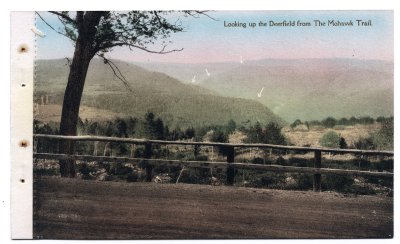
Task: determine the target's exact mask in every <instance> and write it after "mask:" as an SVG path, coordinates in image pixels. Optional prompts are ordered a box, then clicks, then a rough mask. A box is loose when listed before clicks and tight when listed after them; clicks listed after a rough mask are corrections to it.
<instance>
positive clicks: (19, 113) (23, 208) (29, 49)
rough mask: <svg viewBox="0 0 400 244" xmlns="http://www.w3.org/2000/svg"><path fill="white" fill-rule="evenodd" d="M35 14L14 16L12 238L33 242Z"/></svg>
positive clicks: (16, 13) (12, 18)
mask: <svg viewBox="0 0 400 244" xmlns="http://www.w3.org/2000/svg"><path fill="white" fill-rule="evenodd" d="M34 24H35V16H34V12H13V13H12V14H11V44H10V47H11V49H10V52H11V83H10V89H11V93H10V96H11V139H10V142H11V147H10V148H11V237H12V238H13V239H32V237H33V235H32V231H33V224H32V219H33V204H32V203H33V202H32V198H33V192H32V188H33V177H32V175H33V168H32V166H33V162H32V160H33V159H32V152H33V150H32V148H33V142H32V133H33V125H32V118H33V106H32V103H33V75H34V59H35V42H34V34H33V32H32V31H31V30H30V29H31V28H32V27H33V26H34Z"/></svg>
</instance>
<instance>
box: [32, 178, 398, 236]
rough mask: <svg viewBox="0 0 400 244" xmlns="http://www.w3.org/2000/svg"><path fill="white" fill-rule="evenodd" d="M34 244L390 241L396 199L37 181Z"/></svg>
mask: <svg viewBox="0 0 400 244" xmlns="http://www.w3.org/2000/svg"><path fill="white" fill-rule="evenodd" d="M34 188H35V193H36V194H35V199H34V200H35V201H34V203H35V206H34V208H35V211H34V213H35V214H34V237H35V238H37V239H192V238H193V239H215V238H217V239H221V238H223V239H231V238H234V239H242V238H250V239H253V238H391V237H392V236H393V198H388V197H383V196H357V197H354V196H349V195H343V194H338V193H333V192H323V193H314V192H305V191H304V192H300V191H279V190H266V189H255V188H237V187H227V186H209V185H191V184H177V185H175V184H156V183H126V182H99V181H85V180H78V179H62V178H59V177H41V178H37V179H36V183H35V185H34Z"/></svg>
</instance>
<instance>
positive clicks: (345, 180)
mask: <svg viewBox="0 0 400 244" xmlns="http://www.w3.org/2000/svg"><path fill="white" fill-rule="evenodd" d="M322 177H323V178H322V188H323V189H325V190H334V191H339V192H348V191H350V190H351V187H352V185H353V183H354V179H353V178H352V177H351V176H348V175H323V176H322Z"/></svg>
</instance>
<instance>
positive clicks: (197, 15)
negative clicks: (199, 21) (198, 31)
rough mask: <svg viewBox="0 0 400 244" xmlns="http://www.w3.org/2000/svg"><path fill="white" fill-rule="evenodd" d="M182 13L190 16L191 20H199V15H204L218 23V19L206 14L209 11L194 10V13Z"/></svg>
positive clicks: (189, 11) (185, 11)
mask: <svg viewBox="0 0 400 244" xmlns="http://www.w3.org/2000/svg"><path fill="white" fill-rule="evenodd" d="M183 12H184V13H186V14H187V15H190V16H192V17H193V18H200V16H199V15H204V16H206V17H208V18H210V19H212V20H215V21H219V20H218V19H216V18H214V17H211V16H210V15H208V14H207V13H208V12H210V11H209V10H201V11H199V10H195V11H191V10H184V11H183Z"/></svg>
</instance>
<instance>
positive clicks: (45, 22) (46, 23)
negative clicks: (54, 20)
mask: <svg viewBox="0 0 400 244" xmlns="http://www.w3.org/2000/svg"><path fill="white" fill-rule="evenodd" d="M35 13H36V14H37V15H38V16H39V18H40V19H41V20H42V21H43V22H44V23H45V24H46V25H47V26H48V27H50V28H51V29H52V30H54V31H55V32H57V33H58V34H60V35H63V36H65V37H67V38H68V39H70V40H72V41H75V40H73V39H72V38H71V37H70V36H68V35H67V34H65V33H62V32H60V31H58V30H56V29H55V28H54V27H53V26H51V25H50V24H49V23H48V22H47V21H46V20H44V19H43V17H42V16H41V15H40V14H39V12H37V11H35Z"/></svg>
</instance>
